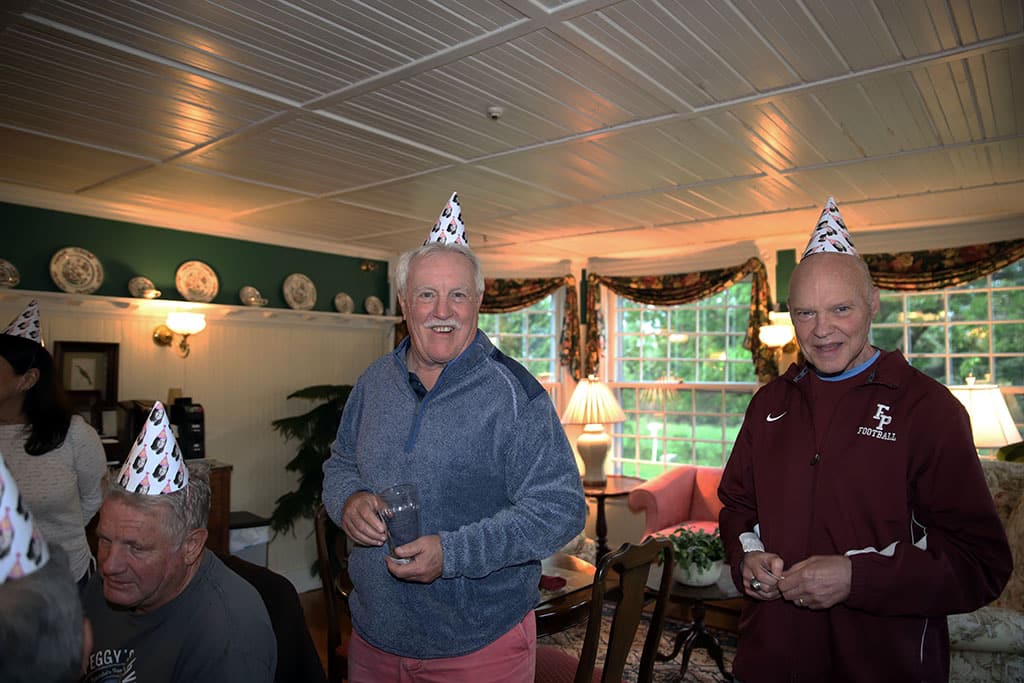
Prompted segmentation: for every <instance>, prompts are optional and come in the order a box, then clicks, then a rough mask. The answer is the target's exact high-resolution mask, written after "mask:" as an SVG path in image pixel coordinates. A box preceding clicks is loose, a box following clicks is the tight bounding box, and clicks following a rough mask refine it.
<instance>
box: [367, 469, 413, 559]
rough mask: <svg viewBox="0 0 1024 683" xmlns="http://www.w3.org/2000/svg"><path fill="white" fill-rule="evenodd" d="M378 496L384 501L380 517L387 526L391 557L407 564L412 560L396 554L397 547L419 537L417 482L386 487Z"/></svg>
mask: <svg viewBox="0 0 1024 683" xmlns="http://www.w3.org/2000/svg"><path fill="white" fill-rule="evenodd" d="M377 496H378V497H379V498H380V499H381V501H382V502H383V503H384V509H383V510H381V511H380V518H381V520H382V521H383V522H384V524H385V526H386V529H387V531H386V533H387V539H388V548H389V549H390V551H391V552H390V554H391V558H392V559H393V560H395V561H396V562H401V563H402V564H405V563H407V562H409V561H410V560H409V559H408V558H400V557H397V556H396V555H395V548H397V547H398V546H400V545H405V544H406V543H411V542H413V541H415V540H416V539H417V538H419V537H420V536H421V535H422V534H421V532H420V497H419V492H418V491H417V490H416V485H415V484H398V485H397V486H392V487H391V488H388V489H384V490H383V491H381V492H380V493H378V494H377Z"/></svg>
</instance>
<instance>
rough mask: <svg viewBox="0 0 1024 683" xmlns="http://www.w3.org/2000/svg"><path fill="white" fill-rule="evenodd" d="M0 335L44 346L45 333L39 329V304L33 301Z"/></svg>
mask: <svg viewBox="0 0 1024 683" xmlns="http://www.w3.org/2000/svg"><path fill="white" fill-rule="evenodd" d="M0 334H9V335H11V336H14V337H24V338H25V339H31V340H32V341H34V342H36V343H38V344H42V343H43V333H42V330H41V329H40V327H39V303H38V302H37V301H36V300H35V299H32V301H29V302H28V306H26V307H25V310H24V311H22V312H21V314H20V315H19V316H18V317H17V318H15V319H14V320H12V321H11V324H10V325H8V326H7V328H6V329H4V331H3V332H0Z"/></svg>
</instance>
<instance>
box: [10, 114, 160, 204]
mask: <svg viewBox="0 0 1024 683" xmlns="http://www.w3.org/2000/svg"><path fill="white" fill-rule="evenodd" d="M143 164H144V162H141V161H140V160H138V159H133V158H131V157H126V156H123V155H120V154H115V153H113V152H102V151H98V150H95V149H90V148H88V147H82V146H81V145H76V144H74V143H70V142H64V141H63V140H55V139H53V138H47V137H42V136H39V135H33V134H31V133H25V132H22V131H19V130H14V129H12V128H2V127H0V182H19V183H22V184H25V185H28V186H31V187H38V188H43V189H46V190H54V191H56V192H68V193H73V192H75V191H77V190H78V189H79V188H81V187H87V186H89V185H92V184H94V183H96V182H99V181H101V180H103V179H104V178H109V177H110V176H116V175H119V174H121V173H124V172H126V171H129V170H131V169H135V168H138V167H139V166H141V165H143ZM6 174H10V176H6Z"/></svg>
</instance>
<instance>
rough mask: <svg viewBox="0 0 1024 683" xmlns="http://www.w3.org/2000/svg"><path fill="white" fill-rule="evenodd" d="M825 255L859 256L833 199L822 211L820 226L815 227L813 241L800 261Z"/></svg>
mask: <svg viewBox="0 0 1024 683" xmlns="http://www.w3.org/2000/svg"><path fill="white" fill-rule="evenodd" d="M824 253H832V254H849V255H850V256H856V255H857V250H856V249H854V247H853V240H852V239H850V231H849V230H847V229H846V223H844V222H843V217H842V215H840V213H839V207H838V206H836V200H835V199H833V198H832V197H829V198H828V201H826V202H825V208H824V209H822V210H821V216H820V217H819V218H818V224H817V225H815V226H814V232H812V233H811V239H810V241H808V242H807V248H806V249H804V255H803V256H801V257H800V260H803V259H805V258H807V257H808V256H810V255H811V254H824Z"/></svg>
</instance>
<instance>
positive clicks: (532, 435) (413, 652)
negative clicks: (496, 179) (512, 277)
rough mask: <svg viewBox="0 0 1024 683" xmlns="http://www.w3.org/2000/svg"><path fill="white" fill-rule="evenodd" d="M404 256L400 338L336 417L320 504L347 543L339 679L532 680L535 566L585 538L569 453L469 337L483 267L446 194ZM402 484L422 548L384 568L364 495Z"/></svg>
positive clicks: (536, 408)
mask: <svg viewBox="0 0 1024 683" xmlns="http://www.w3.org/2000/svg"><path fill="white" fill-rule="evenodd" d="M432 238H435V239H433V240H428V242H427V243H426V244H425V245H424V246H422V247H420V248H419V249H417V250H415V251H413V252H410V253H407V254H404V255H403V256H402V258H401V260H400V261H399V264H398V270H397V287H398V295H399V298H400V300H401V303H402V310H403V312H404V314H405V317H406V322H407V324H408V328H409V337H408V338H407V339H405V340H404V341H403V342H402V343H401V344H400V345H399V347H398V348H397V349H396V350H395V351H394V352H392V353H390V354H388V355H386V356H384V357H383V358H381V359H379V360H377V361H376V362H375V363H374V364H372V365H371V366H370V367H369V369H367V371H366V372H365V373H364V374H363V376H362V377H361V378H360V379H359V381H358V382H357V383H356V386H355V388H354V389H353V391H352V394H351V396H350V397H349V400H348V402H347V404H346V406H345V412H344V414H343V416H342V420H341V425H340V427H339V429H338V437H337V440H336V441H335V443H334V445H333V447H332V453H331V457H330V458H329V459H328V461H327V462H326V463H325V464H324V475H325V477H324V491H323V501H324V505H325V506H326V508H327V511H328V513H329V514H330V516H331V518H332V519H333V520H335V522H337V523H338V524H339V525H340V526H341V527H342V528H343V529H344V530H345V532H346V533H347V534H348V535H349V537H350V538H351V539H352V540H353V541H354V542H355V543H356V546H355V548H354V549H353V550H352V552H351V554H350V556H349V574H350V576H351V578H352V581H353V583H354V585H355V590H354V591H353V593H352V595H351V597H350V598H349V607H350V609H351V613H352V623H353V638H352V643H351V645H350V648H349V680H350V681H353V683H358V682H359V681H374V682H376V681H390V680H399V679H401V680H414V681H435V680H437V681H440V680H444V681H482V680H487V681H522V682H523V683H528V682H529V681H532V680H533V675H534V661H535V652H536V626H535V623H534V617H533V607H534V605H535V604H536V602H537V600H538V589H537V584H538V581H539V579H540V559H541V558H543V557H546V556H547V555H550V554H551V553H553V552H555V551H556V550H558V549H559V548H561V547H562V546H563V545H564V544H565V543H566V542H567V541H569V540H570V539H571V538H572V537H573V536H575V535H576V534H577V533H579V531H580V529H582V528H583V523H584V517H585V511H586V504H585V502H584V499H583V490H582V487H581V484H580V477H579V471H578V469H577V467H576V463H575V460H574V459H573V455H572V450H571V447H570V446H569V443H568V440H567V439H566V437H565V434H564V432H563V430H562V426H561V424H560V423H559V420H558V416H557V414H556V412H555V409H554V406H553V405H552V404H551V400H550V398H549V397H548V395H547V393H546V392H545V391H544V389H543V387H541V385H540V384H539V383H538V382H537V381H536V380H535V379H534V378H533V377H532V376H531V375H530V374H529V372H528V371H527V370H526V369H525V368H523V367H522V366H521V365H520V364H519V363H517V362H516V361H514V360H512V359H510V358H508V357H506V356H505V355H503V354H502V353H501V352H500V351H498V350H497V349H496V348H495V347H494V346H493V345H492V344H491V342H490V340H489V339H488V338H487V336H486V335H485V334H484V333H483V332H481V331H479V330H478V329H477V318H478V315H479V311H480V303H481V300H482V296H483V288H484V286H483V285H484V283H483V276H482V274H481V272H480V265H479V261H478V260H477V259H476V257H475V255H474V254H473V253H472V252H471V251H470V250H469V249H468V247H467V246H466V244H465V237H464V227H463V226H462V224H461V221H460V220H459V206H458V198H457V196H456V195H452V198H451V200H450V201H449V204H448V206H446V207H445V211H444V213H442V216H441V220H440V221H439V224H438V226H435V229H434V231H432ZM402 483H412V484H415V485H416V486H417V487H418V490H419V497H420V505H421V509H420V521H421V526H422V533H423V534H424V535H423V536H421V537H420V538H418V539H416V540H415V541H413V542H411V543H407V544H405V545H402V546H399V547H398V548H397V549H396V550H395V554H396V555H398V556H399V557H401V558H408V559H409V560H410V561H409V562H408V563H407V564H400V563H397V562H395V561H394V560H393V559H391V558H390V557H389V556H388V555H387V552H386V550H385V547H384V545H383V544H384V541H385V527H384V524H383V523H382V522H381V520H380V518H379V516H378V512H379V511H381V510H382V509H383V505H382V503H381V500H380V499H379V498H378V497H377V496H376V495H375V494H374V492H375V491H382V490H383V489H385V488H388V487H390V486H393V485H395V484H402Z"/></svg>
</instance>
